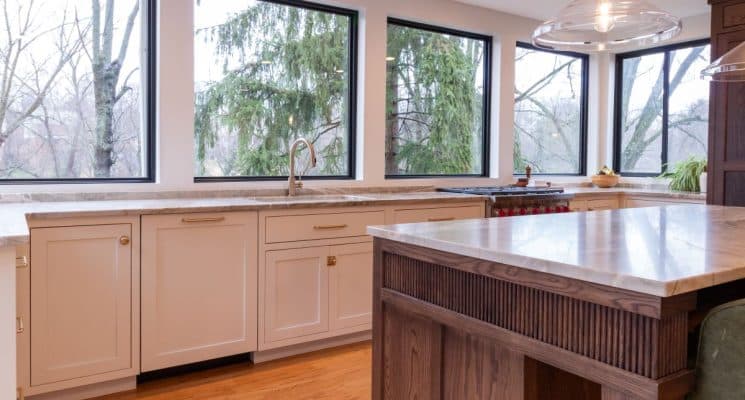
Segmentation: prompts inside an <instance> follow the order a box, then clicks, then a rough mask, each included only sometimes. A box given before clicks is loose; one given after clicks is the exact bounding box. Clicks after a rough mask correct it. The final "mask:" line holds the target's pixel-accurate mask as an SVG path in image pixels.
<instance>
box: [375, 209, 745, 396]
mask: <svg viewBox="0 0 745 400" xmlns="http://www.w3.org/2000/svg"><path fill="white" fill-rule="evenodd" d="M650 216H655V218H657V221H656V222H663V223H662V224H661V225H660V224H654V225H655V226H658V227H660V228H659V230H658V231H657V233H656V234H653V235H652V236H649V233H648V235H647V237H646V238H645V239H646V240H647V241H648V245H649V246H650V247H651V250H652V253H656V254H665V253H666V252H670V250H671V249H675V248H679V247H678V246H679V245H680V243H678V242H679V241H680V242H682V243H685V242H686V241H689V240H690V238H689V237H685V236H676V235H674V234H673V233H674V232H670V231H669V230H672V229H673V228H672V227H675V226H676V224H677V223H681V221H683V220H687V224H688V227H687V228H689V229H696V228H700V229H702V230H705V231H707V232H708V239H711V240H712V241H709V240H707V241H706V242H705V243H690V242H689V244H688V246H689V248H690V250H689V251H690V252H691V253H692V254H693V253H701V254H704V255H705V254H708V253H709V252H720V254H718V257H719V258H720V259H721V258H722V254H721V250H717V249H714V248H713V247H714V246H720V248H721V246H727V244H718V245H715V244H712V243H716V239H717V237H716V236H717V232H719V230H718V228H726V229H725V231H726V233H727V234H728V235H730V236H731V237H730V239H731V238H733V237H737V235H738V234H740V233H743V231H742V230H743V229H745V225H744V224H745V210H743V209H737V210H732V209H724V208H721V207H719V208H716V207H706V206H695V207H688V208H686V207H685V206H684V207H678V208H676V207H668V208H658V209H647V210H640V211H629V210H620V211H608V212H601V213H586V214H582V213H578V214H575V215H568V216H538V217H528V218H524V217H523V218H512V219H506V220H484V221H465V222H458V223H442V224H416V225H403V226H395V227H382V228H371V229H370V232H371V233H372V234H373V235H375V236H377V238H376V239H375V276H374V284H375V302H374V325H373V357H374V358H373V363H374V368H373V374H374V376H373V385H374V386H373V398H374V399H375V400H381V399H386V400H393V399H413V398H418V399H500V400H512V399H531V400H538V399H551V400H561V399H603V400H610V399H614V400H615V399H619V400H620V399H625V400H632V399H683V398H684V397H685V395H686V394H687V393H689V392H690V391H691V390H692V389H693V385H694V381H695V379H694V374H693V371H692V370H690V369H689V368H690V366H689V365H688V360H689V354H691V346H689V340H691V339H690V338H694V337H695V334H696V325H697V321H699V319H700V316H701V315H702V314H704V313H705V312H706V310H707V309H709V308H710V307H712V306H713V305H716V304H719V303H722V302H725V301H728V300H731V299H732V297H733V294H734V296H736V294H737V293H743V292H742V291H741V287H742V277H740V276H739V275H737V273H739V272H741V267H742V266H745V254H737V252H736V251H735V252H732V251H729V250H731V249H733V247H727V250H728V251H727V253H728V254H727V256H729V257H730V258H732V259H733V260H734V259H735V258H737V257H740V262H741V263H742V264H743V265H742V266H740V268H738V267H737V266H736V265H735V264H734V261H733V263H729V264H728V265H727V267H728V269H729V272H730V274H728V275H727V276H728V277H729V278H730V279H728V281H729V282H728V283H725V282H718V283H715V280H714V279H710V280H709V283H708V284H707V283H705V282H704V277H705V276H709V275H712V274H713V271H715V270H716V269H717V268H716V267H713V266H711V265H701V266H700V268H701V270H700V271H695V270H692V271H688V272H685V273H683V272H681V271H680V268H678V270H676V271H672V270H671V271H667V272H670V273H672V272H675V273H677V274H679V275H677V276H676V277H675V279H680V280H681V281H684V282H688V283H691V282H697V284H696V285H694V286H687V288H688V289H689V290H670V291H669V292H670V294H669V295H665V294H662V295H661V294H659V293H658V292H660V288H668V287H669V288H674V287H675V286H676V285H675V280H672V279H671V280H664V279H660V280H658V281H654V282H651V283H652V284H651V286H650V282H648V281H644V284H643V285H641V286H639V287H640V288H642V289H645V290H631V289H628V288H626V287H629V286H633V285H632V284H631V282H634V280H633V279H632V278H635V276H634V274H635V272H634V268H633V265H632V266H631V267H630V268H628V269H626V271H630V272H619V273H618V279H617V281H618V282H623V283H622V284H618V285H617V286H613V285H612V283H613V282H612V281H608V282H610V283H611V284H606V283H599V282H605V279H606V277H607V276H609V275H606V276H603V275H602V274H600V275H598V274H592V273H591V272H592V269H593V267H592V266H591V265H590V264H587V265H572V264H571V263H559V262H558V260H556V258H561V257H563V256H562V255H554V259H551V257H550V256H548V255H541V256H540V257H536V258H535V259H533V260H532V261H531V260H523V262H524V265H538V264H539V263H537V262H538V261H543V264H542V265H544V266H546V265H548V264H551V263H555V264H556V265H555V266H560V267H561V268H567V269H568V268H570V267H572V266H574V267H575V268H580V269H582V268H584V269H586V270H587V271H586V272H587V274H586V275H587V276H588V277H592V278H587V279H579V278H578V276H581V274H580V273H579V272H578V271H577V270H573V271H572V272H571V273H570V274H567V275H570V276H564V275H562V274H561V273H557V272H558V271H560V269H559V268H558V267H557V268H556V269H554V270H553V271H554V273H548V272H544V271H540V270H536V269H531V268H527V267H525V266H516V265H510V264H506V263H504V262H499V261H498V259H499V258H502V257H503V258H504V259H515V258H514V256H516V255H517V253H519V248H520V247H521V246H520V244H519V243H520V241H521V240H523V241H524V240H529V239H528V238H527V237H526V236H520V235H519V234H518V235H517V237H515V235H512V236H510V237H508V236H499V235H495V234H494V233H495V232H503V231H508V230H512V231H513V232H514V230H515V229H517V230H518V231H519V228H517V227H516V226H517V225H518V224H526V225H525V226H529V225H531V224H532V225H533V226H536V227H537V226H540V225H545V226H550V225H551V224H553V226H559V227H561V226H564V225H565V224H567V223H571V225H572V226H576V227H579V228H576V229H563V230H561V232H562V235H563V238H559V237H556V238H555V239H556V240H557V243H560V242H561V240H560V239H563V240H564V241H566V242H567V243H576V242H577V241H575V240H574V239H576V238H577V237H578V236H582V237H583V238H584V239H585V242H592V240H588V238H587V237H586V234H587V232H588V227H591V226H594V225H596V224H597V223H598V221H599V220H607V222H609V223H610V222H613V223H612V224H611V226H613V225H615V226H614V227H611V228H609V230H610V231H613V233H612V234H610V235H608V237H606V238H605V239H594V241H595V242H596V243H595V244H597V245H599V249H594V248H587V249H581V250H580V253H581V252H583V251H584V252H587V253H593V256H594V257H598V253H602V252H604V251H607V252H611V250H610V246H611V244H612V241H613V240H616V239H613V238H611V237H610V236H613V235H619V234H623V233H624V230H626V229H630V228H631V227H632V225H633V224H632V222H633V223H636V224H642V223H643V221H642V220H643V218H648V217H650ZM531 218H532V219H531ZM663 220H664V221H663ZM697 223H700V224H702V225H701V226H696V224H697ZM706 226H708V228H706ZM475 227H480V229H477V228H475ZM678 228H680V226H678ZM469 229H470V230H469ZM525 229H528V228H525ZM546 229H548V230H549V231H550V230H551V229H550V228H546ZM546 229H544V230H546ZM589 230H590V231H592V230H593V229H589ZM475 231H476V232H481V233H484V232H490V233H492V235H491V236H490V237H491V238H495V237H500V238H501V240H502V242H500V243H493V242H491V241H489V240H484V238H478V235H477V234H475V233H474V232H475ZM427 232H429V234H428V233H427ZM433 232H436V233H433ZM517 233H520V232H517ZM626 234H628V235H633V233H632V232H626ZM469 235H470V237H468V236H469ZM733 235H734V236H733ZM548 239H549V238H548V237H547V236H546V235H545V233H544V235H543V236H542V237H541V238H538V239H536V240H538V241H541V240H548ZM603 240H607V241H608V242H607V243H605V245H606V246H605V247H603V243H602V241H603ZM469 241H470V245H469V247H468V249H469V250H468V251H470V252H471V253H472V254H482V255H483V256H482V257H474V256H470V255H464V254H461V253H465V252H468V251H458V250H457V249H458V247H459V246H464V247H465V246H466V242H469ZM510 241H512V243H505V242H510ZM709 245H711V246H709ZM510 246H512V248H514V249H515V250H514V251H511V250H507V249H508V248H510ZM497 248H499V249H501V252H499V251H496V249H497ZM556 248H557V250H556V252H559V253H560V252H561V250H560V246H557V247H556ZM636 251H637V252H638V258H639V259H638V263H637V266H638V267H640V268H642V269H643V268H645V267H648V266H647V265H645V263H646V262H649V260H648V259H645V254H643V253H644V251H643V249H636ZM741 251H742V252H745V249H743V250H741ZM550 253H551V252H550V251H547V252H545V253H543V254H550ZM612 253H613V254H616V255H617V256H619V257H621V256H622V254H621V253H622V251H619V250H613V251H612ZM487 254H488V256H487ZM668 256H670V258H671V259H672V258H674V257H672V256H673V255H672V254H668ZM590 258H591V257H590V256H587V257H584V256H582V255H580V256H579V257H577V259H578V260H585V261H586V260H588V259H590ZM495 259H496V260H495ZM600 259H602V257H601V258H600ZM697 259H698V260H701V261H702V262H704V263H705V262H707V261H705V260H708V262H711V261H712V260H714V259H716V257H711V255H710V256H709V257H701V258H697ZM645 260H646V261H645ZM665 260H666V259H665V258H664V257H658V258H657V259H656V260H653V261H652V262H661V263H662V264H663V265H658V266H657V271H656V272H655V273H659V274H664V273H666V270H667V269H668V268H674V267H676V266H675V265H670V264H667V262H668V261H669V260H668V261H665ZM564 261H566V260H564ZM679 261H680V260H679ZM689 261H690V260H684V261H681V262H682V263H687V262H689ZM633 262H634V259H633V257H630V258H628V259H626V260H625V261H624V263H630V264H633ZM577 264H579V263H577ZM609 264H611V265H613V263H612V262H610V263H609ZM616 264H617V265H620V264H621V262H620V261H618V260H616ZM691 265H693V264H691ZM678 267H680V266H679V265H678ZM597 269H601V270H603V271H604V272H606V273H608V274H609V273H610V272H609V271H608V269H607V265H606V266H601V265H598V266H597ZM733 271H738V272H733ZM638 275H643V276H645V277H646V276H648V275H649V273H648V272H646V271H639V272H638ZM733 285H734V286H733ZM737 285H740V286H737ZM619 286H620V287H619ZM677 293H680V294H677Z"/></svg>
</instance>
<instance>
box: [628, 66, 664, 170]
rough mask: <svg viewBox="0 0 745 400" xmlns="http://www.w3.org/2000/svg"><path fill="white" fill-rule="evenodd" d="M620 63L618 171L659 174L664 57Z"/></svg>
mask: <svg viewBox="0 0 745 400" xmlns="http://www.w3.org/2000/svg"><path fill="white" fill-rule="evenodd" d="M622 62H623V76H622V77H621V79H623V81H622V82H623V87H622V89H621V99H620V101H621V114H620V115H621V135H622V136H621V145H622V147H621V171H622V172H632V173H659V172H660V171H661V168H662V158H661V156H660V155H661V154H662V106H663V103H662V99H663V89H664V84H663V82H664V70H663V67H664V64H665V56H664V54H663V53H659V54H651V55H646V56H642V57H635V58H626V59H623V61H622Z"/></svg>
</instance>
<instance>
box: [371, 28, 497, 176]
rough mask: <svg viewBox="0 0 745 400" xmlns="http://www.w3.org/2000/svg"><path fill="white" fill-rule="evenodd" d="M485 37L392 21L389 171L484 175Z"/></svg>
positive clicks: (389, 53) (388, 140)
mask: <svg viewBox="0 0 745 400" xmlns="http://www.w3.org/2000/svg"><path fill="white" fill-rule="evenodd" d="M488 40H490V39H486V38H485V39H483V40H480V39H472V38H467V37H462V36H458V35H454V34H447V33H439V32H433V31H430V30H425V29H417V28H412V27H408V26H402V25H397V24H395V23H389V24H388V58H387V63H388V79H387V88H386V96H387V101H386V117H387V118H386V123H387V127H386V165H385V168H386V169H385V170H386V175H388V176H407V175H482V174H484V173H485V166H484V163H483V151H484V150H483V149H484V132H485V121H484V115H485V107H486V105H485V103H484V90H485V88H484V85H485V82H484V80H485V71H484V66H485V62H486V60H485V58H486V57H488V51H487V50H486V49H487V46H488V44H487V43H488Z"/></svg>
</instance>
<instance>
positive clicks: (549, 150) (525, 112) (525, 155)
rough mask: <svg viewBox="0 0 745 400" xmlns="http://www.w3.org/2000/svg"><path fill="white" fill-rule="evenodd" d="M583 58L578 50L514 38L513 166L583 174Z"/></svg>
mask: <svg viewBox="0 0 745 400" xmlns="http://www.w3.org/2000/svg"><path fill="white" fill-rule="evenodd" d="M587 63H588V56H587V55H585V54H578V53H567V52H554V51H546V50H539V49H537V48H535V47H533V46H531V45H528V44H524V43H518V44H517V50H516V53H515V124H514V127H515V142H514V147H513V154H514V171H515V173H516V174H518V175H519V174H524V173H525V167H527V166H530V167H531V168H532V169H533V173H534V174H547V175H550V174H556V175H582V174H584V173H585V159H586V140H587V135H586V132H587V117H586V116H587Z"/></svg>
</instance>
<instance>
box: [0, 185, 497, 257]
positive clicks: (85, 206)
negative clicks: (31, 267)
mask: <svg viewBox="0 0 745 400" xmlns="http://www.w3.org/2000/svg"><path fill="white" fill-rule="evenodd" d="M430 201H437V203H438V204H439V203H445V204H447V203H458V202H468V201H474V202H477V201H485V198H484V197H482V196H471V195H463V194H454V193H441V192H409V193H361V194H327V195H300V196H297V197H286V196H274V197H273V196H266V197H225V198H178V199H167V198H166V199H148V200H102V201H64V202H24V203H0V246H15V245H19V244H23V243H26V242H28V240H29V230H28V223H27V221H28V220H29V219H44V218H74V217H91V216H121V215H146V214H175V213H186V212H227V211H253V210H276V209H298V208H301V209H302V208H317V207H357V206H377V205H386V204H394V203H395V204H421V203H426V202H430Z"/></svg>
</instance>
